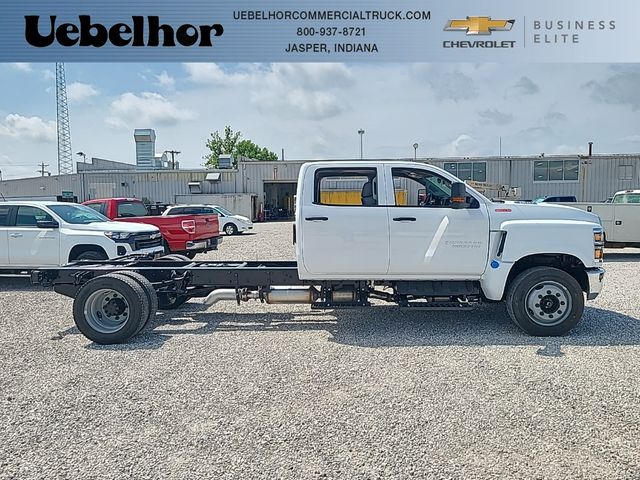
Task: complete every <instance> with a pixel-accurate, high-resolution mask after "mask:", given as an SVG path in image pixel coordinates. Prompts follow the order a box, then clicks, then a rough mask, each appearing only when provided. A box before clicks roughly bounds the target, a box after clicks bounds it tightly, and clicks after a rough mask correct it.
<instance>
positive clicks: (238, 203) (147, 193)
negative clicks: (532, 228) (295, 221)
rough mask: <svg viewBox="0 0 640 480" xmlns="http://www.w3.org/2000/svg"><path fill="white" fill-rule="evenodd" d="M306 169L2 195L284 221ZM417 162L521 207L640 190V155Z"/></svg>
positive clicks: (121, 181)
mask: <svg viewBox="0 0 640 480" xmlns="http://www.w3.org/2000/svg"><path fill="white" fill-rule="evenodd" d="M343 160H353V159H343ZM397 160H405V161H406V160H413V159H407V158H402V159H397ZM307 161H308V160H307ZM305 162H306V161H303V160H293V161H272V162H260V161H255V160H250V159H244V158H243V159H240V161H239V162H238V165H237V167H236V168H231V169H217V170H206V169H197V170H166V169H161V170H150V169H146V168H145V169H144V170H142V169H140V168H136V166H135V165H131V164H123V163H121V162H114V161H109V160H102V159H97V158H94V159H92V162H91V163H87V164H82V163H79V164H78V173H76V174H72V175H61V176H60V175H58V176H53V175H52V176H46V177H35V178H24V179H16V180H5V181H2V182H0V194H1V195H2V196H3V197H4V198H6V199H19V198H23V199H27V198H28V199H35V198H41V199H56V198H65V199H73V200H76V201H79V202H81V201H84V200H89V199H93V198H102V197H136V198H140V199H143V200H144V201H146V202H149V203H156V202H161V203H206V204H217V205H221V206H224V207H226V208H228V209H229V210H232V211H235V212H236V213H239V214H242V215H246V216H248V217H250V218H253V219H256V218H257V216H258V212H260V211H262V210H268V211H276V212H280V213H281V216H287V215H290V214H291V213H292V212H293V206H294V197H295V191H296V183H297V178H298V172H299V170H300V166H301V165H302V164H303V163H305ZM417 162H423V163H430V164H433V165H436V166H438V167H441V168H443V169H445V170H447V171H449V172H451V173H453V174H454V175H456V176H458V177H459V178H461V179H462V180H473V181H475V182H483V183H489V184H497V185H501V186H504V187H505V188H506V187H518V188H517V191H518V192H519V194H520V198H521V199H524V200H531V199H534V198H537V197H541V196H550V195H554V196H555V195H572V196H575V197H576V198H577V199H578V201H593V202H597V201H605V200H606V199H607V198H609V197H611V196H612V195H613V194H614V193H615V192H616V191H619V190H625V189H632V188H640V154H620V155H617V154H597V155H549V156H543V155H540V156H527V157H477V158H466V157H465V158H419V159H417ZM145 167H147V166H146V165H145ZM147 168H148V167H147ZM487 193H488V194H489V195H490V196H497V195H495V194H492V192H490V191H488V192H487Z"/></svg>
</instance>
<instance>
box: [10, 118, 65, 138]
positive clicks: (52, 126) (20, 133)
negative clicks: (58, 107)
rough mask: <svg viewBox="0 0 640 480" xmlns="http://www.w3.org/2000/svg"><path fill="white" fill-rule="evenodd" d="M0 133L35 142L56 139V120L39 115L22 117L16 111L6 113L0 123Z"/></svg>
mask: <svg viewBox="0 0 640 480" xmlns="http://www.w3.org/2000/svg"><path fill="white" fill-rule="evenodd" d="M0 135H5V136H8V137H12V138H17V139H27V140H35V141H37V142H54V141H55V140H56V122H54V121H47V120H43V119H42V118H40V117H35V116H34V117H24V116H22V115H19V114H17V113H11V114H9V115H7V116H6V117H5V119H4V121H3V122H2V123H0Z"/></svg>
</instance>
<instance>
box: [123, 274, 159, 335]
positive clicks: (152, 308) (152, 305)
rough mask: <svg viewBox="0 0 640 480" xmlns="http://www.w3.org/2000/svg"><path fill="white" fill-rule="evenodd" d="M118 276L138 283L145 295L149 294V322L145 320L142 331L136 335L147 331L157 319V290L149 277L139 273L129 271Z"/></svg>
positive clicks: (141, 327)
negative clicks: (149, 325) (147, 327)
mask: <svg viewBox="0 0 640 480" xmlns="http://www.w3.org/2000/svg"><path fill="white" fill-rule="evenodd" d="M117 275H121V276H125V277H129V278H132V279H133V280H135V281H136V282H138V284H139V285H140V286H141V287H142V289H143V290H144V293H146V294H147V298H148V299H149V315H148V317H147V320H145V322H144V323H143V324H142V325H141V326H140V330H138V331H137V332H136V334H137V333H140V332H141V331H142V330H144V329H145V327H146V326H147V325H148V324H149V322H151V320H152V319H153V318H155V316H156V313H157V312H158V295H156V289H155V288H153V285H152V284H151V282H150V281H149V280H148V279H147V277H145V276H144V275H142V274H140V273H138V272H131V271H128V270H127V271H121V272H118V273H117Z"/></svg>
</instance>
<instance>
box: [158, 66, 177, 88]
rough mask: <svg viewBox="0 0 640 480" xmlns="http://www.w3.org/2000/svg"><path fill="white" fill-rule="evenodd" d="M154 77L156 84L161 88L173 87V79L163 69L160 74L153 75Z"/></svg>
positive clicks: (174, 82)
mask: <svg viewBox="0 0 640 480" xmlns="http://www.w3.org/2000/svg"><path fill="white" fill-rule="evenodd" d="M154 77H155V78H156V84H157V85H158V86H159V87H161V88H169V89H170V88H173V87H174V86H175V84H176V81H175V79H174V78H173V77H172V76H171V75H169V74H168V73H167V71H166V70H163V71H162V73H160V75H154Z"/></svg>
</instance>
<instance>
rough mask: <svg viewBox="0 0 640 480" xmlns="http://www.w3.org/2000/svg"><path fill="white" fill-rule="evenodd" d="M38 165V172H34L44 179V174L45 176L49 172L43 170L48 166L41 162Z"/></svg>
mask: <svg viewBox="0 0 640 480" xmlns="http://www.w3.org/2000/svg"><path fill="white" fill-rule="evenodd" d="M39 165H40V170H36V172H40V175H41V176H42V177H44V174H45V173H49V172H47V171H46V170H45V168H46V167H48V166H49V164H48V163H44V162H42V163H40V164H39Z"/></svg>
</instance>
